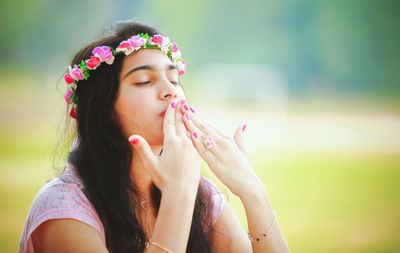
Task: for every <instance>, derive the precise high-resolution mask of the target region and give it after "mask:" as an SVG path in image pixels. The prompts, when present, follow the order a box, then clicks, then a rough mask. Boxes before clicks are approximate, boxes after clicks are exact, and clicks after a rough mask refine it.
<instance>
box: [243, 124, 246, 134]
mask: <svg viewBox="0 0 400 253" xmlns="http://www.w3.org/2000/svg"><path fill="white" fill-rule="evenodd" d="M246 127H247V124H244V125H243V126H242V132H244V130H246Z"/></svg>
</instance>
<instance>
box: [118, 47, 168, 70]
mask: <svg viewBox="0 0 400 253" xmlns="http://www.w3.org/2000/svg"><path fill="white" fill-rule="evenodd" d="M171 63H172V62H171V60H170V59H169V57H168V56H167V55H166V54H165V53H164V52H162V51H161V50H159V49H141V50H139V51H137V52H135V53H133V54H131V55H128V56H127V57H125V59H124V61H123V63H122V69H121V76H124V74H125V73H127V72H128V71H129V70H130V69H132V68H135V67H139V66H142V65H153V66H156V67H159V68H160V69H163V68H164V67H165V66H166V65H170V64H171Z"/></svg>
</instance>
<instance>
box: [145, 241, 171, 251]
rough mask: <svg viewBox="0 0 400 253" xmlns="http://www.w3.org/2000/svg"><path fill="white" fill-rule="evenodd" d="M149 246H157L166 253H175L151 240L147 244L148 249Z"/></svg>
mask: <svg viewBox="0 0 400 253" xmlns="http://www.w3.org/2000/svg"><path fill="white" fill-rule="evenodd" d="M149 244H151V245H154V246H156V247H157V248H159V249H162V250H163V251H165V252H168V253H174V252H172V251H170V250H169V249H167V248H165V247H164V246H162V245H160V244H158V243H156V242H153V241H152V240H151V239H149V240H148V241H147V242H146V249H147V248H148V247H149Z"/></svg>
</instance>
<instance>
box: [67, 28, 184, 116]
mask: <svg viewBox="0 0 400 253" xmlns="http://www.w3.org/2000/svg"><path fill="white" fill-rule="evenodd" d="M141 48H148V49H153V48H155V49H160V50H161V51H162V52H164V53H165V54H166V55H167V56H168V57H169V58H170V59H171V60H172V63H173V64H174V65H175V66H176V67H177V69H178V74H179V75H183V74H184V73H185V67H186V63H185V61H184V59H183V58H182V57H181V52H180V51H179V49H178V46H177V45H176V43H174V42H171V41H170V39H169V38H168V37H166V36H163V35H161V34H156V35H154V36H150V35H149V34H148V33H140V34H137V35H134V36H132V37H130V38H129V39H127V40H124V41H122V42H121V43H120V44H119V45H118V47H117V48H115V49H114V48H112V47H109V46H99V47H95V48H94V49H93V51H92V54H93V55H92V56H90V58H89V59H87V60H82V61H81V63H79V64H78V65H76V64H75V65H74V66H72V67H71V66H68V71H67V73H65V74H64V80H65V82H66V83H67V85H68V89H67V91H66V93H65V95H64V99H65V101H66V102H67V104H72V105H73V106H72V109H71V112H70V116H71V117H72V118H76V109H75V108H76V105H77V104H78V97H77V96H76V88H77V82H78V81H80V80H87V79H88V78H89V77H90V74H89V71H92V70H95V69H96V68H98V67H99V66H100V65H101V63H103V62H105V63H107V64H108V65H111V64H113V62H114V59H115V55H117V54H120V53H124V54H125V55H127V56H128V55H130V54H132V53H134V52H136V51H138V50H140V49H141Z"/></svg>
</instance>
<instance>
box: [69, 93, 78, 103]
mask: <svg viewBox="0 0 400 253" xmlns="http://www.w3.org/2000/svg"><path fill="white" fill-rule="evenodd" d="M69 99H70V100H71V102H72V103H73V104H78V97H77V96H75V95H71V96H70V97H69Z"/></svg>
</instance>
